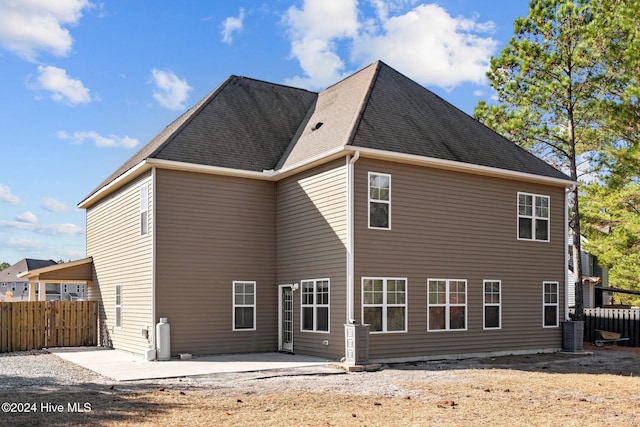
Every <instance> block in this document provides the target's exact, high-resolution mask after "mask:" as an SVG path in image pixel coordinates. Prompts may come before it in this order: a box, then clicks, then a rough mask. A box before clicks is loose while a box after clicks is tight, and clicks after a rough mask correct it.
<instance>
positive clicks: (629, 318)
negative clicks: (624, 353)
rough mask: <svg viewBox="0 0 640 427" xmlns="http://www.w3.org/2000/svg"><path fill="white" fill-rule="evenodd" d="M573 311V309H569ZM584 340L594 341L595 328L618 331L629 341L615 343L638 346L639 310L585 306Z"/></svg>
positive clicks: (639, 330)
mask: <svg viewBox="0 0 640 427" xmlns="http://www.w3.org/2000/svg"><path fill="white" fill-rule="evenodd" d="M571 312H572V313H573V310H571ZM584 316H585V319H584V341H585V342H594V341H595V340H596V338H597V335H596V329H601V330H605V331H611V332H618V333H620V334H621V335H622V337H625V338H629V341H620V342H619V343H617V345H621V346H629V347H640V310H638V309H629V308H585V310H584Z"/></svg>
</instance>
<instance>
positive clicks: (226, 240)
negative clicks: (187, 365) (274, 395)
mask: <svg viewBox="0 0 640 427" xmlns="http://www.w3.org/2000/svg"><path fill="white" fill-rule="evenodd" d="M156 206H157V210H156V212H157V213H156V260H157V262H156V316H157V317H158V318H160V317H167V318H168V321H169V324H170V325H171V353H172V354H173V355H176V354H178V353H187V352H188V353H192V354H221V353H239V352H260V351H275V350H277V323H278V322H277V308H276V307H277V305H278V302H277V294H278V292H277V284H276V281H275V184H274V183H272V182H266V181H258V180H252V179H244V178H235V177H228V176H218V175H206V174H198V173H191V172H180V171H171V170H162V169H159V170H157V171H156ZM234 280H235V281H246V282H255V283H256V289H255V291H256V329H255V330H240V331H233V330H232V329H233V326H232V320H233V311H232V310H233V303H232V302H233V301H232V295H233V292H232V290H233V288H232V284H233V281H234Z"/></svg>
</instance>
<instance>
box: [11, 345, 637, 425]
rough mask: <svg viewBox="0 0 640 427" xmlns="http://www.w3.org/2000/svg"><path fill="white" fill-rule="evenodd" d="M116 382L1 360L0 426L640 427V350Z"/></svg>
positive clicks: (49, 364) (17, 359)
mask: <svg viewBox="0 0 640 427" xmlns="http://www.w3.org/2000/svg"><path fill="white" fill-rule="evenodd" d="M585 347H586V349H587V350H590V351H591V350H592V351H593V353H592V354H562V353H555V354H533V355H526V356H505V357H495V358H474V359H466V360H457V361H447V360H442V361H430V362H424V363H405V364H395V365H385V366H383V368H382V369H381V370H379V371H376V372H357V373H346V372H345V371H343V370H341V369H337V368H335V367H313V368H312V367H309V368H297V369H287V370H272V371H261V372H247V373H232V374H213V375H201V376H191V377H183V378H173V379H164V380H153V381H125V382H117V381H114V380H111V379H109V378H105V377H103V376H101V375H99V374H97V373H94V372H92V371H89V370H86V369H84V368H82V367H80V366H77V365H74V364H73V363H71V362H67V361H65V360H63V359H60V358H58V357H57V356H55V355H53V354H48V353H46V352H22V353H11V354H3V355H0V402H2V412H1V413H0V425H2V426H4V425H11V426H29V427H37V426H46V427H57V426H72V425H73V426H75V425H91V426H105V427H110V426H114V427H123V426H124V427H128V426H135V427H139V426H150V427H151V426H157V425H180V426H183V425H184V426H191V425H193V426H200V425H202V426H210V425H224V426H246V425H260V426H278V427H279V426H282V425H291V426H321V425H322V426H325V425H326V426H349V427H352V426H355V425H362V426H385V427H390V426H423V425H447V426H449V425H450V426H465V427H466V426H469V425H492V426H513V425H532V426H549V425H564V426H568V427H572V426H575V427H586V426H589V427H590V426H594V427H595V426H597V427H601V426H612V427H615V426H621V425H638V420H640V405H639V404H638V403H639V402H640V391H639V389H638V378H637V377H638V376H639V375H640V349H629V348H625V347H612V346H607V347H605V348H603V349H595V348H593V349H592V348H589V347H588V346H587V345H585Z"/></svg>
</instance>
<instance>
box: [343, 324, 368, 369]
mask: <svg viewBox="0 0 640 427" xmlns="http://www.w3.org/2000/svg"><path fill="white" fill-rule="evenodd" d="M344 339H345V345H344V347H345V353H346V354H345V363H346V364H347V365H348V366H355V365H366V364H368V363H369V325H362V324H345V325H344Z"/></svg>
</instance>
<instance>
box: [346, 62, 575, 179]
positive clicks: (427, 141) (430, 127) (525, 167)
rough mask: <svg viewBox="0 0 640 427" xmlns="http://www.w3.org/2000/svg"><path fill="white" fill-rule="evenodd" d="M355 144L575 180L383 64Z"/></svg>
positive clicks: (373, 85) (354, 141) (366, 106)
mask: <svg viewBox="0 0 640 427" xmlns="http://www.w3.org/2000/svg"><path fill="white" fill-rule="evenodd" d="M351 145H353V146H357V147H364V148H374V149H379V150H386V151H394V152H399V153H404V154H414V155H418V156H424V157H431V158H436V159H443V160H452V161H456V162H462V163H469V164H475V165H481V166H488V167H493V168H499V169H507V170H511V171H516V172H524V173H529V174H534V175H542V176H547V177H551V178H559V179H570V178H569V177H567V176H566V175H565V174H563V173H562V172H560V171H558V170H557V169H555V168H553V167H552V166H550V165H549V164H547V163H546V162H544V161H542V160H540V159H539V158H538V157H536V156H534V155H533V154H531V153H529V152H528V151H526V150H524V149H523V148H520V147H518V146H517V145H516V144H514V143H512V142H511V141H509V140H507V139H505V138H504V137H502V136H501V135H499V134H497V133H496V132H494V131H492V130H491V129H489V128H487V127H486V126H485V125H483V124H482V123H480V122H478V121H477V120H475V119H473V118H472V117H471V116H469V115H467V114H466V113H464V112H462V111H460V110H459V109H458V108H456V107H454V106H453V105H451V104H449V103H448V102H447V101H445V100H443V99H442V98H440V97H439V96H437V95H435V94H434V93H433V92H431V91H429V90H427V89H425V88H424V87H422V86H420V85H419V84H418V83H415V82H414V81H412V80H410V79H409V78H407V77H405V76H404V75H402V74H400V73H399V72H397V71H396V70H394V69H392V68H391V67H389V66H387V65H385V64H384V63H382V62H378V74H377V76H376V77H375V79H374V81H373V84H372V87H371V89H370V94H369V98H368V100H367V103H366V105H365V106H364V111H363V113H362V119H361V120H360V122H359V124H358V129H357V132H356V133H355V135H354V138H353V139H352V141H351Z"/></svg>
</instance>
